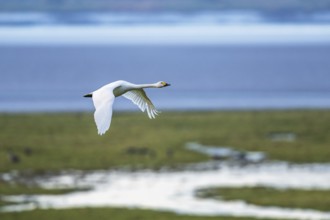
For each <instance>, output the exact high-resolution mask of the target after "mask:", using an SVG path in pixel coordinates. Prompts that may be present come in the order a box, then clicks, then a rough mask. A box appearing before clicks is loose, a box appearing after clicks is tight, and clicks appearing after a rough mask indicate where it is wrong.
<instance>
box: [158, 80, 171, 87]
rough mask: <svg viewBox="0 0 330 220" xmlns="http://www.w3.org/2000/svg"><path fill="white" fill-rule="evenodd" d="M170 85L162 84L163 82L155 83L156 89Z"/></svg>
mask: <svg viewBox="0 0 330 220" xmlns="http://www.w3.org/2000/svg"><path fill="white" fill-rule="evenodd" d="M170 85H171V84H169V83H167V82H164V81H160V82H158V83H157V87H158V88H163V87H166V86H170Z"/></svg>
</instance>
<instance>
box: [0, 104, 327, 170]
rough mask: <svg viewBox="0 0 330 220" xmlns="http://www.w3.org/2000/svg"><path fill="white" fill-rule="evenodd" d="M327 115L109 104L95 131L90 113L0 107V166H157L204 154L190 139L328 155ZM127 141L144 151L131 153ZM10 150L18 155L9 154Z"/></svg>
mask: <svg viewBox="0 0 330 220" xmlns="http://www.w3.org/2000/svg"><path fill="white" fill-rule="evenodd" d="M329 122H330V111H329V110H314V111H308V110H305V111H304V110H299V111H246V112H243V111H241V112H240V111H239V112H229V111H228V112H226V111H224V112H169V113H163V114H161V115H160V117H158V118H157V119H155V120H149V119H148V118H147V117H146V116H145V115H144V114H141V113H117V112H115V114H114V118H113V120H112V124H111V128H110V131H109V132H108V133H106V134H105V135H103V136H98V135H97V132H96V128H95V125H94V121H93V116H92V114H91V113H56V114H55V113H54V114H51V113H49V114H1V115H0V125H1V126H0V141H1V142H0V172H6V171H10V170H21V171H22V170H24V171H30V172H35V173H38V172H41V173H42V172H46V171H47V172H48V171H58V170H62V169H83V170H91V169H108V168H116V167H127V166H129V167H131V168H135V169H138V168H155V169H157V168H160V167H162V166H177V165H180V164H184V163H192V162H197V161H203V160H206V159H207V158H206V157H205V156H203V155H200V154H197V153H194V152H190V151H187V150H185V149H184V145H185V143H186V142H189V141H197V142H200V143H202V144H206V145H208V144H212V145H222V146H231V147H233V148H236V149H239V150H248V151H250V150H252V151H264V152H266V153H267V154H268V156H269V158H271V159H276V160H286V161H291V162H296V163H310V162H321V163H322V162H329V158H330V148H329V147H328V146H329V144H330V135H328V134H329V133H330V123H329ZM274 132H292V133H294V134H295V135H296V137H297V138H296V140H295V141H290V142H288V141H273V140H271V139H270V138H269V134H271V133H274ZM26 147H28V148H29V149H30V151H31V152H30V153H29V154H28V155H27V154H26V153H25V149H26ZM132 147H133V148H134V147H136V148H144V149H147V151H148V152H149V153H146V154H137V153H130V151H129V149H130V148H132ZM168 152H171V154H169V153H168ZM9 154H15V155H17V156H18V157H19V162H18V163H13V162H11V161H10V160H9V159H8V155H9Z"/></svg>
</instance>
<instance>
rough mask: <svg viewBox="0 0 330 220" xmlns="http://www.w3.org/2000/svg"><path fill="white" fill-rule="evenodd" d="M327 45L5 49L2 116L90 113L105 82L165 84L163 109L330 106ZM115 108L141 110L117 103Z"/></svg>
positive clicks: (155, 96) (160, 95) (159, 102)
mask: <svg viewBox="0 0 330 220" xmlns="http://www.w3.org/2000/svg"><path fill="white" fill-rule="evenodd" d="M329 58H330V45H309V46H302V45H295V46H288V45H282V46H279V45H277V46H265V45H264V46H260V45H259V46H247V45H245V46H233V45H232V46H174V45H172V46H61V47H60V46H24V47H23V46H1V47H0V72H1V80H0V111H10V112H12V111H85V110H90V111H91V110H93V105H92V102H91V100H89V99H86V98H83V97H82V96H83V95H84V94H86V93H88V92H91V91H93V90H95V89H97V88H98V87H100V86H102V85H103V84H105V83H108V82H111V81H115V80H118V79H124V80H127V81H131V82H134V83H147V82H157V81H159V80H164V81H167V82H169V83H171V84H172V86H171V87H168V88H165V89H148V94H149V95H150V97H151V98H152V100H153V101H154V104H155V105H156V107H158V108H159V109H160V110H162V109H269V108H270V109H273V108H329V107H330V72H329V71H330V62H329V61H330V60H329ZM115 109H117V110H119V109H137V108H136V107H135V106H133V105H132V104H131V103H130V102H129V101H128V100H125V99H124V98H120V99H119V100H117V101H116V102H115Z"/></svg>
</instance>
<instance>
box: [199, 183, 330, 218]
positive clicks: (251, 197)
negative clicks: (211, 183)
mask: <svg viewBox="0 0 330 220" xmlns="http://www.w3.org/2000/svg"><path fill="white" fill-rule="evenodd" d="M196 194H197V195H198V196H199V197H202V198H215V199H217V198H219V199H222V200H244V201H246V202H247V203H251V204H256V205H260V206H280V207H288V208H303V209H316V210H320V211H327V212H329V211H330V191H329V190H295V189H288V190H280V189H272V188H266V187H244V188H210V189H204V190H199V191H198V192H197V193H196Z"/></svg>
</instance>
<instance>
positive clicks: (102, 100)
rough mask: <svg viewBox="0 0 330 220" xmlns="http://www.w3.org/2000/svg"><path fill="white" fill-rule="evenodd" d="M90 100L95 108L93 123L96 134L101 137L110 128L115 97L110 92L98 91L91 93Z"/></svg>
mask: <svg viewBox="0 0 330 220" xmlns="http://www.w3.org/2000/svg"><path fill="white" fill-rule="evenodd" d="M92 98H93V103H94V106H95V112H94V119H95V123H96V126H97V130H98V134H99V135H102V134H104V133H105V132H106V131H107V130H108V129H109V128H110V124H111V117H112V104H113V101H114V100H115V96H114V94H113V92H112V91H111V90H105V89H100V90H96V91H95V92H93V96H92Z"/></svg>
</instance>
